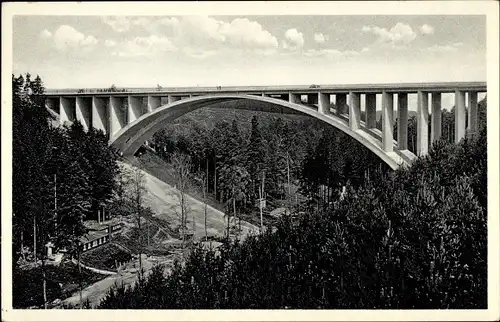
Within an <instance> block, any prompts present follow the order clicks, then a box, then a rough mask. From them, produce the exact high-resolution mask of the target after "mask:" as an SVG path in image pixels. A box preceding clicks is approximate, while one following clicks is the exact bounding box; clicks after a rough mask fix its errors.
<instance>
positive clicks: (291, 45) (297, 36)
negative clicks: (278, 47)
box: [283, 28, 304, 51]
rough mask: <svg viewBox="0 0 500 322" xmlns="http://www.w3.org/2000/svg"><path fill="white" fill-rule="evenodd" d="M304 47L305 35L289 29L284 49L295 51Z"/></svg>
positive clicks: (286, 33)
mask: <svg viewBox="0 0 500 322" xmlns="http://www.w3.org/2000/svg"><path fill="white" fill-rule="evenodd" d="M302 47H304V35H303V34H302V33H301V32H299V31H298V30H297V29H295V28H292V29H288V30H287V31H286V32H285V40H284V41H283V48H284V49H288V50H291V51H294V50H298V49H300V48H302Z"/></svg>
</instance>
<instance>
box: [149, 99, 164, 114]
mask: <svg viewBox="0 0 500 322" xmlns="http://www.w3.org/2000/svg"><path fill="white" fill-rule="evenodd" d="M160 105H161V97H160V96H151V95H149V96H148V113H149V112H152V111H154V110H156V109H157V108H158V107H160Z"/></svg>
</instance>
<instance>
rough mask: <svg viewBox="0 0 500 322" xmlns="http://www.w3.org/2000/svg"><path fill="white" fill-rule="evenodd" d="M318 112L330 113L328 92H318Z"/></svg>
mask: <svg viewBox="0 0 500 322" xmlns="http://www.w3.org/2000/svg"><path fill="white" fill-rule="evenodd" d="M318 102H319V103H318V112H320V113H321V114H330V94H324V93H318Z"/></svg>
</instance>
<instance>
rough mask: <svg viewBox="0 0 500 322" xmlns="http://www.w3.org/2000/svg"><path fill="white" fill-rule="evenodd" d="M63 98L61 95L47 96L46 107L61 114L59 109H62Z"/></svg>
mask: <svg viewBox="0 0 500 322" xmlns="http://www.w3.org/2000/svg"><path fill="white" fill-rule="evenodd" d="M60 99H61V98H60V97H55V98H54V97H47V98H46V99H45V107H46V108H48V109H50V110H52V111H54V112H55V113H57V114H59V115H60V114H61V113H60V111H59V109H60V102H59V100H60Z"/></svg>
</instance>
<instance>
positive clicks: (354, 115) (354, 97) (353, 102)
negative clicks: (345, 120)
mask: <svg viewBox="0 0 500 322" xmlns="http://www.w3.org/2000/svg"><path fill="white" fill-rule="evenodd" d="M360 113H361V94H359V93H354V92H350V93H349V127H350V128H351V130H353V131H356V130H357V129H359V121H360Z"/></svg>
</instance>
